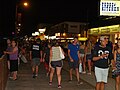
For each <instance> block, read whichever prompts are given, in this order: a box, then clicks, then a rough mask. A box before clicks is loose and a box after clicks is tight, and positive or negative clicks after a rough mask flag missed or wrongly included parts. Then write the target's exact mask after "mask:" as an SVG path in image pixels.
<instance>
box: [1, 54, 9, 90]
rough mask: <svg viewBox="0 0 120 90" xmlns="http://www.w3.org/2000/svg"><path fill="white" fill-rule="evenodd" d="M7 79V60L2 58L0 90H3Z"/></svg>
mask: <svg viewBox="0 0 120 90" xmlns="http://www.w3.org/2000/svg"><path fill="white" fill-rule="evenodd" d="M7 79H8V67H7V58H6V56H3V57H2V58H0V90H5V87H6V84H7Z"/></svg>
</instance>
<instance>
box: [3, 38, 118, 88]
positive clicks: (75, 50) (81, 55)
mask: <svg viewBox="0 0 120 90" xmlns="http://www.w3.org/2000/svg"><path fill="white" fill-rule="evenodd" d="M21 43H22V42H21ZM21 43H19V42H16V40H14V39H12V40H10V39H8V40H7V48H6V51H4V54H6V55H7V57H8V67H9V69H10V78H11V79H12V80H17V71H18V68H19V67H18V66H19V62H20V61H19V59H18V58H19V53H20V52H22V53H23V55H24V56H25V58H26V59H27V60H30V61H31V65H32V70H31V71H32V75H33V76H32V77H33V78H36V77H38V74H39V73H38V71H39V65H40V63H41V62H44V68H45V70H46V76H47V77H49V85H52V82H53V76H54V72H55V70H56V74H57V79H58V88H61V87H62V86H61V83H62V82H61V81H62V77H61V70H62V67H63V65H64V63H63V59H62V58H61V56H60V53H61V51H62V53H63V55H64V56H65V60H68V65H69V80H68V81H69V82H72V80H73V77H72V73H73V70H75V72H76V78H77V85H80V84H83V82H82V80H81V78H80V75H81V74H86V73H87V74H88V75H91V74H92V73H91V72H92V71H93V72H94V74H95V78H96V90H104V88H105V84H106V83H107V79H108V74H109V73H108V72H109V67H112V71H111V72H112V73H113V75H114V78H115V81H116V86H115V88H116V90H119V89H120V88H119V87H120V39H119V38H118V39H117V43H116V44H113V43H112V42H111V41H110V40H109V37H108V36H100V37H99V39H98V41H97V42H96V43H92V41H91V40H90V39H88V40H86V41H85V42H82V41H78V38H77V37H74V40H73V41H72V42H67V43H63V44H61V43H59V42H58V41H57V40H51V41H41V40H40V39H36V40H35V41H33V42H27V43H22V44H21ZM80 64H82V67H80ZM80 68H82V71H80V70H79V69H80Z"/></svg>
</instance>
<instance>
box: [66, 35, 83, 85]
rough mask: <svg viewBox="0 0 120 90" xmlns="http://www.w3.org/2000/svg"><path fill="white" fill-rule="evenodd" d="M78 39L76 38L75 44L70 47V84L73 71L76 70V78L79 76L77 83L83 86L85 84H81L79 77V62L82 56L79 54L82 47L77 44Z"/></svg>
mask: <svg viewBox="0 0 120 90" xmlns="http://www.w3.org/2000/svg"><path fill="white" fill-rule="evenodd" d="M77 42H78V38H77V37H75V38H74V41H73V43H71V44H69V45H68V56H69V61H68V62H69V67H70V70H69V74H70V80H69V81H70V82H71V81H72V71H73V69H75V71H76V76H77V81H78V83H77V84H78V85H79V84H82V83H83V82H80V76H79V70H78V67H79V62H80V54H79V49H80V46H79V45H78V44H77Z"/></svg>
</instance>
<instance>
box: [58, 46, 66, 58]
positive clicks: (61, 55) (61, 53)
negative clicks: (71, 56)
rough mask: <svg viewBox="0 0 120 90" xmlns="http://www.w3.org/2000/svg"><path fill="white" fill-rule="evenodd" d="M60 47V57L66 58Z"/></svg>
mask: <svg viewBox="0 0 120 90" xmlns="http://www.w3.org/2000/svg"><path fill="white" fill-rule="evenodd" d="M59 49H60V58H61V59H65V55H64V54H63V52H62V49H61V47H59Z"/></svg>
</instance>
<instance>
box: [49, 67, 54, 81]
mask: <svg viewBox="0 0 120 90" xmlns="http://www.w3.org/2000/svg"><path fill="white" fill-rule="evenodd" d="M54 72H55V68H53V67H51V70H50V80H49V82H52V80H53V75H54Z"/></svg>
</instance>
